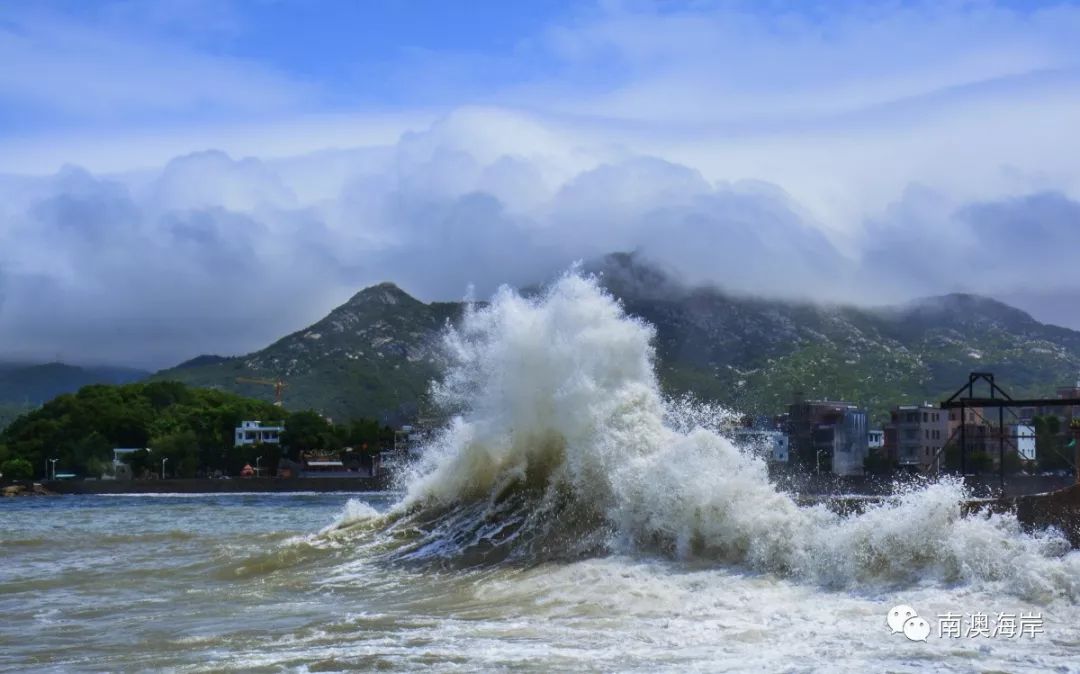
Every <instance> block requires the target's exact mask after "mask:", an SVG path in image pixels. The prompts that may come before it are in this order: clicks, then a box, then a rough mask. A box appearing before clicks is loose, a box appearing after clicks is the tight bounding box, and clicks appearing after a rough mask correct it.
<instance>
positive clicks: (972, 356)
mask: <svg viewBox="0 0 1080 674" xmlns="http://www.w3.org/2000/svg"><path fill="white" fill-rule="evenodd" d="M592 270H594V271H597V272H599V273H601V274H602V279H603V283H604V284H605V286H606V287H607V288H608V289H609V290H610V291H611V292H612V293H613V294H614V295H615V296H617V297H618V298H620V299H621V300H622V302H623V303H624V305H625V307H626V308H627V310H628V311H629V312H630V313H632V314H634V315H637V316H640V317H642V318H644V319H646V320H647V321H649V322H650V323H652V324H653V325H655V326H656V328H657V340H656V349H657V356H658V361H659V362H658V366H659V372H660V378H661V382H662V384H663V385H664V387H665V389H666V390H667V391H669V392H670V393H673V394H680V393H684V392H692V393H694V394H695V395H697V396H698V397H700V398H703V399H708V400H715V401H718V402H722V403H725V404H728V405H731V406H733V407H736V408H738V409H742V410H745V411H748V412H759V413H775V412H779V411H782V410H783V409H784V408H785V406H786V405H787V404H788V403H789V402H790V401H791V399H792V397H793V395H795V394H796V393H801V394H802V395H805V396H807V397H810V398H815V397H820V398H824V397H829V398H840V399H845V400H851V401H854V402H858V403H861V404H863V405H866V406H867V407H869V408H870V410H871V412H872V414H874V415H876V416H880V415H882V414H883V413H884V412H885V411H886V410H887V409H888V407H889V406H891V405H893V404H897V403H901V402H921V401H923V400H929V401H936V400H940V399H941V398H942V397H943V396H946V395H948V394H949V393H951V392H952V391H954V390H955V389H956V388H958V387H959V386H960V384H961V383H963V382H964V381H966V379H967V374H968V372H970V371H974V370H984V371H992V372H994V373H995V374H997V375H998V380H999V382H1000V383H1001V384H1002V385H1003V386H1004V387H1005V388H1006V390H1008V391H1010V392H1012V393H1013V394H1014V395H1029V394H1030V395H1035V394H1038V395H1052V393H1053V390H1054V387H1056V386H1058V385H1062V384H1065V383H1068V382H1071V381H1073V379H1074V377H1075V375H1076V373H1077V372H1078V371H1080V332H1075V331H1072V330H1068V329H1065V328H1059V327H1054V326H1050V325H1044V324H1042V323H1039V322H1038V321H1036V320H1034V319H1033V318H1031V317H1030V316H1029V315H1027V314H1026V313H1024V312H1022V311H1020V310H1018V309H1015V308H1012V307H1009V306H1007V305H1005V304H1002V303H1000V302H997V301H995V300H992V299H988V298H985V297H979V296H975V295H959V294H958V295H945V296H941V297H933V298H927V299H922V300H917V301H914V302H911V303H909V304H907V305H902V306H893V307H883V308H873V309H868V308H857V307H851V306H827V305H817V304H810V303H799V302H788V301H778V300H766V299H760V298H752V297H740V296H734V295H731V294H729V293H725V292H724V291H722V290H719V289H716V288H688V287H685V286H682V285H680V284H678V283H676V282H675V281H673V280H672V279H671V278H670V277H669V276H667V275H665V274H664V273H663V272H662V271H660V270H658V269H656V268H654V267H651V266H649V265H647V264H644V263H642V262H641V261H640V260H638V259H637V258H636V257H634V256H633V255H625V254H619V255H611V256H608V257H606V258H604V259H603V260H602V261H600V262H599V263H597V264H596V265H594V266H593V267H592ZM460 313H461V305H460V304H456V303H432V304H424V303H423V302H420V301H419V300H417V299H415V298H413V297H411V296H409V295H408V294H406V293H405V292H403V291H402V290H401V289H399V288H397V287H396V286H394V285H392V284H388V283H384V284H381V285H378V286H374V287H371V288H368V289H366V290H364V291H362V292H360V293H358V294H357V295H355V296H354V297H353V298H352V299H351V300H349V301H348V302H347V303H345V304H344V305H342V306H340V307H338V308H337V309H335V310H334V311H333V312H331V313H330V315H329V316H327V317H326V318H324V319H322V320H321V321H319V322H318V323H315V324H314V325H312V326H310V327H308V328H306V329H304V330H301V331H299V332H296V333H294V334H292V335H289V336H287V337H285V338H283V339H281V340H279V341H277V342H275V343H274V344H271V345H270V346H268V347H267V348H265V349H263V350H261V351H257V352H255V353H252V354H249V355H247V356H242V357H235V358H222V357H217V356H201V357H199V358H197V359H195V360H192V361H188V362H187V363H184V364H182V365H180V366H177V367H175V368H172V369H170V370H166V371H163V372H160V373H158V374H156V375H155V378H159V379H176V380H180V381H183V382H185V383H188V384H192V385H197V386H211V387H217V388H222V389H228V390H231V391H235V392H238V393H241V394H243V395H246V396H254V397H259V398H261V399H264V400H272V399H273V397H274V390H273V387H272V386H264V385H258V384H247V383H241V382H238V381H237V379H238V378H261V379H268V380H274V379H277V378H278V377H280V378H282V379H283V380H285V382H286V383H287V388H286V389H285V391H284V403H285V406H286V407H288V408H290V409H303V408H308V407H310V408H314V409H316V410H319V411H321V412H323V413H324V414H327V415H330V416H331V417H333V418H334V419H335V420H345V419H348V418H353V417H359V416H369V417H379V418H381V419H382V420H384V421H388V422H397V421H401V420H404V419H407V418H409V417H411V416H414V415H415V414H417V411H418V409H421V408H422V406H423V399H424V396H425V393H426V391H427V386H428V382H429V381H430V379H431V378H432V377H433V376H436V375H437V374H438V367H437V356H438V350H437V339H438V334H439V331H440V330H441V328H442V327H443V326H444V325H445V324H446V322H447V321H448V320H451V321H452V320H455V319H456V318H457V317H458V316H460Z"/></svg>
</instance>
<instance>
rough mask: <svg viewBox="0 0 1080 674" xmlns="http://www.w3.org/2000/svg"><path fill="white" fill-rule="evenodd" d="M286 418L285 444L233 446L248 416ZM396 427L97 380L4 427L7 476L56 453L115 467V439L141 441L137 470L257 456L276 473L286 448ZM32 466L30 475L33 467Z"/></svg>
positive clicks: (332, 446) (234, 465)
mask: <svg viewBox="0 0 1080 674" xmlns="http://www.w3.org/2000/svg"><path fill="white" fill-rule="evenodd" d="M251 419H258V420H260V421H262V422H263V423H264V424H268V425H278V424H282V423H284V425H285V427H286V432H285V433H284V434H283V435H282V442H281V445H280V446H279V445H272V444H266V445H248V446H243V447H235V446H234V441H235V429H236V427H237V426H238V425H239V424H240V422H241V421H243V420H251ZM392 441H393V431H392V430H391V429H389V428H385V427H380V426H379V424H378V423H377V422H375V421H373V420H357V421H353V422H350V423H348V424H343V425H334V424H332V423H330V422H329V421H328V420H326V419H324V418H323V417H322V416H320V415H319V414H317V413H315V412H311V411H304V412H294V413H292V414H290V413H288V412H286V411H285V410H283V409H281V408H280V407H276V406H274V405H272V404H270V403H267V402H263V401H260V400H253V399H249V398H243V397H240V396H237V395H234V394H232V393H227V392H225V391H220V390H214V389H202V388H192V387H188V386H186V385H184V384H181V383H179V382H171V381H155V382H145V383H135V384H125V385H121V386H110V385H93V386H86V387H84V388H82V389H80V390H79V391H78V392H77V393H72V394H64V395H61V396H59V397H57V398H55V399H53V400H52V401H50V402H48V403H46V404H45V405H43V406H42V407H40V408H38V409H36V410H34V411H31V412H29V413H27V414H24V415H22V416H20V417H18V418H17V419H15V420H14V421H13V422H12V423H11V424H10V425H8V426H7V427H6V428H5V429H4V430H3V431H2V432H0V472H3V474H4V477H3V479H5V480H8V479H28V478H30V477H46V476H47V474H48V473H49V472H50V471H49V469H48V465H49V460H50V459H54V458H55V459H57V464H56V465H57V470H58V471H59V472H70V473H75V474H77V475H80V476H88V477H96V476H99V475H101V474H103V473H107V472H109V470H110V469H111V467H112V460H113V449H114V448H135V449H140V450H146V449H149V451H140V452H135V453H129V454H125V455H124V456H123V459H124V461H125V463H127V464H128V465H129V466H130V468H131V471H132V473H133V475H134V476H135V477H144V476H148V475H156V474H159V473H160V472H161V470H162V462H163V460H166V461H164V468H165V473H166V475H167V476H169V477H198V476H203V475H210V474H214V473H216V472H221V473H223V474H226V475H236V474H238V473H239V472H240V469H241V468H242V467H243V466H244V465H245V464H251V465H255V463H256V460H257V459H258V460H259V461H260V465H261V467H263V468H266V469H267V471H268V472H269V474H273V471H274V470H275V468H276V465H277V463H278V461H279V460H280V459H281V458H282V456H289V457H291V458H298V457H299V455H300V453H301V452H304V451H314V450H318V451H322V452H339V451H341V450H342V448H343V447H352V448H354V449H355V451H357V452H360V453H364V452H368V453H371V452H377V451H378V450H379V449H380V448H382V447H384V446H386V444H387V443H388V442H392ZM27 472H29V473H31V474H30V475H26V473H27Z"/></svg>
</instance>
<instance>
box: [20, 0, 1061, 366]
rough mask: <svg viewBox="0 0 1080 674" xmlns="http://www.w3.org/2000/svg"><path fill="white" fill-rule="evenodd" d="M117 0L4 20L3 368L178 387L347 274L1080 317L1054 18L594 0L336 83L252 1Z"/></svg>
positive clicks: (316, 303) (446, 291) (1041, 13)
mask: <svg viewBox="0 0 1080 674" xmlns="http://www.w3.org/2000/svg"><path fill="white" fill-rule="evenodd" d="M106 5H107V6H108V7H111V8H112V9H111V10H110V11H105V10H104V9H102V10H100V11H90V10H85V11H84V10H79V11H68V10H67V9H65V8H64V6H63V5H57V6H50V5H48V4H41V5H38V6H37V7H35V8H27V7H22V8H19V7H15V8H7V9H5V10H0V54H6V55H7V57H8V58H9V60H12V59H14V60H17V61H19V62H20V63H24V64H26V65H25V67H24V68H23V69H22V71H21V74H14V73H7V74H5V75H3V76H0V101H4V102H5V103H6V104H8V105H6V106H5V111H4V112H0V146H2V147H3V148H5V150H6V151H5V152H3V153H0V171H3V172H4V173H2V174H0V358H5V357H7V358H11V357H19V358H32V359H42V358H54V357H56V356H60V357H61V358H64V359H67V360H72V361H80V362H86V361H108V362H122V363H127V364H132V365H139V366H149V367H154V366H164V365H168V364H171V363H173V362H175V361H178V360H181V359H183V358H186V357H189V356H192V355H195V354H197V353H203V352H222V353H237V352H243V351H246V350H250V349H254V348H257V347H260V346H263V345H264V344H265V343H266V342H267V341H269V340H271V339H273V338H275V337H278V336H280V335H281V334H284V333H285V332H288V331H291V330H295V329H298V328H300V327H303V326H304V325H305V324H306V323H308V322H310V321H313V320H315V319H317V318H319V317H321V316H322V315H323V314H324V313H325V312H326V311H327V310H329V309H330V308H331V307H333V306H334V305H336V304H337V303H339V302H341V301H343V300H344V299H346V298H347V297H348V296H349V295H351V294H352V293H353V292H355V290H356V289H357V288H358V287H360V286H362V285H365V284H369V283H373V282H377V281H382V280H392V281H395V282H397V283H399V284H400V285H401V286H402V287H404V288H405V289H406V290H408V291H409V292H412V293H414V294H416V295H418V296H420V297H422V298H424V299H457V298H460V297H461V296H462V295H463V294H464V293H465V292H466V290H467V288H468V287H469V286H470V285H471V286H475V292H476V293H477V294H478V295H484V294H487V293H489V292H490V291H491V290H493V289H494V288H495V287H496V286H497V285H498V284H500V283H511V284H516V285H522V284H529V283H533V282H535V281H537V280H538V279H543V278H546V277H549V276H550V275H551V274H552V273H554V272H555V271H556V270H558V269H560V268H563V267H565V266H566V265H568V264H570V263H572V262H573V261H574V260H578V259H588V258H591V257H595V256H599V255H603V254H606V253H609V252H612V251H626V250H636V251H639V252H640V253H641V254H642V255H643V256H644V257H646V258H651V259H653V260H655V261H657V262H659V263H661V264H662V265H664V266H665V267H666V268H668V269H672V270H675V271H677V272H678V273H679V274H680V275H681V276H682V277H683V280H685V281H687V282H691V283H716V284H719V285H721V286H723V287H725V288H729V289H731V290H734V291H737V292H745V293H756V294H762V295H770V296H781V297H794V298H812V299H821V300H828V301H850V302H859V303H873V304H881V303H885V302H894V301H902V300H906V299H910V298H912V297H916V296H921V295H927V294H935V293H943V292H950V291H958V290H959V291H969V292H977V293H983V294H988V295H993V296H996V297H998V298H1000V299H1003V300H1006V301H1012V302H1016V303H1018V305H1019V306H1021V307H1022V308H1025V309H1027V310H1029V311H1032V312H1033V313H1034V314H1035V316H1036V317H1037V318H1040V319H1041V320H1044V321H1049V322H1055V323H1060V324H1066V325H1070V326H1072V327H1077V328H1080V315H1077V314H1076V312H1075V310H1070V309H1069V307H1070V306H1072V307H1075V306H1080V277H1077V276H1076V274H1075V262H1074V261H1073V260H1074V258H1075V251H1077V250H1080V164H1077V163H1076V161H1075V157H1076V156H1078V154H1080V137H1077V136H1076V135H1075V134H1074V133H1073V132H1072V126H1073V125H1074V120H1075V119H1078V118H1080V56H1078V53H1077V52H1076V50H1075V48H1074V39H1073V37H1072V36H1074V35H1075V34H1076V30H1077V29H1080V8H1078V7H1077V6H1075V5H1073V4H1071V3H1063V4H1054V5H1039V6H1030V7H1028V6H1025V7H1017V6H1015V5H1010V4H1006V3H996V2H971V3H964V2H962V3H925V4H923V3H910V4H909V3H905V4H900V5H894V4H889V5H881V6H874V7H870V6H866V5H864V4H862V3H853V4H850V5H848V4H844V3H840V4H836V5H830V6H829V7H828V8H826V9H821V10H810V9H807V8H805V7H802V6H801V5H800V6H798V7H786V8H780V9H776V8H773V9H769V10H766V9H763V8H762V5H761V4H760V3H740V2H720V3H715V4H709V3H706V4H697V3H689V4H679V3H664V4H660V5H653V4H651V3H602V4H598V5H595V6H587V7H584V8H579V9H577V10H574V11H565V12H562V13H560V14H557V15H552V16H546V17H542V18H538V19H537V20H536V22H535V25H529V26H526V27H520V26H519V27H517V28H516V29H514V30H511V28H510V27H508V28H507V33H506V34H507V35H510V36H511V39H508V40H507V41H505V43H503V42H498V41H494V40H490V39H489V38H488V37H484V36H479V35H478V36H474V37H475V39H472V40H465V41H466V42H469V44H476V45H482V47H474V48H473V47H469V46H461V45H460V44H457V43H454V41H453V40H452V39H450V38H449V37H447V38H446V39H445V40H443V41H442V42H440V43H439V45H437V46H432V47H430V48H424V49H419V48H414V49H411V50H408V49H403V50H401V51H395V52H393V53H390V52H387V53H379V54H362V53H356V54H347V55H344V56H342V55H340V54H339V61H341V59H344V58H345V57H346V56H347V57H348V58H352V59H354V61H355V62H353V66H354V68H353V69H352V70H349V71H348V73H346V74H343V72H344V71H342V72H338V71H334V72H329V71H326V70H320V68H325V66H324V65H321V63H322V62H320V61H319V60H318V59H316V58H311V59H307V60H305V59H303V58H301V57H300V56H298V55H297V54H295V53H290V54H281V53H270V52H268V51H266V50H267V49H268V47H267V46H266V44H263V43H262V42H257V41H255V37H253V36H255V35H263V34H264V33H265V34H266V35H269V36H273V35H274V34H275V32H274V31H275V30H278V28H275V26H274V25H271V24H270V23H268V22H271V21H279V20H281V18H280V17H278V18H277V19H275V18H274V17H273V16H270V17H269V18H268V17H267V16H262V15H260V16H258V17H256V16H251V15H249V14H250V11H251V9H250V7H249V6H248V5H245V4H237V5H232V4H228V3H214V7H215V8H214V9H213V11H212V12H211V14H210V15H209V16H212V17H213V18H214V21H213V22H211V25H212V26H213V27H214V30H212V31H210V32H209V33H207V32H205V31H204V32H198V31H195V29H194V28H193V27H194V26H198V25H202V24H201V23H200V22H199V21H196V20H194V19H197V18H199V17H203V16H207V14H206V12H210V11H211V10H210V8H209V6H208V5H205V4H204V3H200V2H196V1H194V0H192V1H191V2H183V3H173V4H167V5H161V8H160V11H159V12H157V13H152V14H153V15H152V16H151V15H150V14H147V13H145V12H141V11H137V8H133V7H132V6H131V5H125V4H123V3H118V4H115V5H111V4H109V3H106ZM57 7H59V9H57ZM286 10H288V6H287V3H285V5H284V9H282V6H274V7H273V8H270V9H268V10H266V11H267V12H269V13H270V14H272V13H273V12H284V11H286ZM333 11H334V12H338V11H347V10H346V9H343V8H335V9H334V10H333ZM349 11H351V10H349ZM433 11H434V10H433ZM348 18H349V17H340V19H341V21H342V22H346V23H347V19H348ZM419 20H420V21H421V23H422V22H423V20H424V19H423V18H421V19H419ZM432 20H435V19H432ZM283 25H285V24H284V22H283ZM279 28H280V27H279ZM280 30H284V28H280ZM462 30H465V28H462ZM260 31H262V32H260ZM515 31H516V32H515ZM324 37H325V42H326V43H327V44H331V45H332V43H333V40H334V39H335V37H334V35H330V34H327V35H326V36H324ZM150 38H154V39H150ZM260 39H263V40H264V41H265V42H266V43H267V44H269V43H270V42H271V40H270V39H269V37H264V38H260ZM410 39H412V38H410ZM415 39H419V38H415ZM440 39H442V38H440ZM341 45H342V46H339V47H335V48H339V49H346V47H348V46H349V45H352V42H347V41H343V42H342V43H341ZM326 48H328V49H329V47H326ZM335 62H337V61H335ZM342 62H343V61H342ZM123 63H132V64H134V65H133V67H131V68H124V67H120V64H123ZM283 63H287V64H288V66H289V67H283V66H282V64H283ZM192 64H193V65H192ZM76 66H77V67H76ZM136 66H137V67H136ZM189 66H190V67H189ZM191 68H194V70H192V69H191ZM49 72H61V73H64V77H63V78H59V79H55V78H54V79H50V78H48V77H46V76H45V75H46V74H47V73H49ZM35 74H37V75H38V77H36V78H35V77H34V75H35ZM65 78H66V79H65ZM107 78H109V82H110V84H109V86H108V87H106V88H104V89H101V87H99V86H98V85H96V84H95V83H96V82H99V81H104V80H105V79H107ZM356 78H359V79H356ZM189 80H191V82H193V83H194V84H189V83H188V81H189ZM148 83H153V86H151V85H150V84H148ZM373 100H378V101H379V104H378V105H374V104H372V101H373ZM5 129H6V130H5ZM62 163H66V164H67V165H65V166H63V167H60V164H62Z"/></svg>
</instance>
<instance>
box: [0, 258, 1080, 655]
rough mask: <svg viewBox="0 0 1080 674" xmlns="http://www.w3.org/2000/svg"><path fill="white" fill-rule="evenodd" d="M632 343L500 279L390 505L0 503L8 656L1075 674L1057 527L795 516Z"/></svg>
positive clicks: (638, 332)
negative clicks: (899, 621) (435, 429)
mask: <svg viewBox="0 0 1080 674" xmlns="http://www.w3.org/2000/svg"><path fill="white" fill-rule="evenodd" d="M652 338H653V333H652V330H651V328H650V327H649V326H648V325H645V324H643V323H640V322H638V321H635V320H633V319H631V318H628V317H627V316H625V315H624V313H623V311H622V310H621V308H620V306H619V305H618V304H617V303H616V302H615V301H614V300H612V299H611V298H610V297H608V296H607V295H605V294H604V293H603V292H602V291H601V290H600V289H599V288H598V286H597V284H596V283H595V281H594V280H592V279H589V278H584V277H582V276H580V275H577V274H575V273H570V274H567V275H566V276H565V277H563V278H562V279H561V280H559V281H558V282H556V283H554V284H553V285H552V286H551V288H550V289H548V290H547V291H546V292H545V293H544V294H542V295H541V296H538V297H534V298H522V297H520V296H518V295H516V294H515V293H513V292H511V291H509V290H506V291H503V292H500V293H499V294H498V295H497V296H496V297H495V298H494V299H493V301H492V302H491V303H490V304H489V305H487V306H485V307H483V308H481V309H477V310H475V311H472V312H470V313H469V314H468V315H467V316H466V318H465V320H464V322H463V324H462V326H461V327H460V328H458V329H456V330H449V331H448V332H447V335H446V344H445V346H446V349H445V352H446V357H447V363H446V374H445V377H444V378H443V380H442V382H441V383H440V385H438V386H437V387H436V388H435V390H434V398H435V400H436V401H437V402H438V403H439V404H440V405H441V406H442V407H443V408H444V409H445V410H447V411H448V412H449V413H451V414H453V415H454V416H453V421H452V422H451V423H450V424H449V425H448V426H447V427H446V428H445V430H444V431H443V432H442V433H440V434H438V435H437V436H436V437H435V438H434V439H433V440H432V441H431V442H430V444H429V446H427V447H426V448H425V451H424V453H423V457H422V458H421V460H420V461H419V462H418V463H416V464H414V465H413V466H411V468H410V469H409V470H408V471H406V472H405V473H404V474H402V475H401V478H400V484H399V490H398V491H396V492H394V493H393V494H369V495H364V496H353V497H348V496H342V495H331V494H323V495H273V496H267V495H250V496H245V495H230V496H192V497H126V496H125V497H104V496H98V497H59V498H41V499H21V500H20V499H12V500H9V501H6V502H3V503H0V518H2V520H0V668H3V669H5V670H11V671H29V670H51V671H156V670H175V671H220V670H244V671H266V672H275V671H353V670H383V671H411V670H420V669H434V670H435V671H470V672H472V671H475V672H490V671H508V670H513V671H538V672H549V671H672V672H685V671H702V672H718V671H732V672H742V671H770V672H772V671H784V672H813V671H821V672H867V671H894V672H908V671H910V672H916V671H919V672H921V671H957V672H969V671H977V672H997V671H1003V672H1018V671H1030V672H1047V671H1061V672H1066V671H1080V607H1078V604H1080V553H1077V552H1075V551H1071V550H1070V549H1069V547H1068V545H1067V543H1066V542H1065V540H1064V539H1063V537H1061V536H1060V535H1059V534H1058V533H1057V532H1054V531H1044V532H1034V533H1024V532H1022V531H1021V528H1020V526H1019V525H1018V523H1017V522H1016V520H1015V518H1013V517H1011V516H1009V515H993V516H990V515H974V516H969V517H964V516H962V514H961V504H962V502H963V500H964V498H965V494H964V492H963V490H962V488H961V487H960V485H958V484H956V483H953V482H948V481H944V482H940V483H936V484H932V485H927V486H925V487H923V488H921V489H913V490H908V491H905V492H903V493H899V494H897V495H896V496H895V498H893V499H891V500H889V501H888V502H886V503H883V504H881V505H878V506H874V507H872V508H870V509H869V510H868V511H867V512H865V513H864V514H861V515H857V516H850V517H846V518H845V517H841V516H838V515H835V514H833V513H831V512H829V511H828V510H827V509H825V508H823V507H813V508H808V507H799V506H798V505H797V504H796V503H795V501H794V500H792V498H790V497H789V496H788V495H786V494H783V493H781V492H779V491H777V490H776V489H775V488H774V487H773V486H772V485H771V484H770V483H769V481H768V479H767V474H766V470H765V466H764V464H763V463H762V462H761V461H760V460H759V459H757V458H755V457H754V456H753V455H751V454H750V453H747V452H743V451H740V450H739V449H738V448H737V447H735V446H734V445H732V444H731V443H730V442H729V441H727V440H725V439H724V438H723V437H722V435H721V434H720V433H718V432H717V426H718V423H719V421H720V420H722V418H723V417H724V416H725V414H724V412H723V411H722V410H716V409H711V408H709V407H708V406H703V405H698V404H695V403H694V402H693V401H689V400H681V401H670V400H665V399H664V398H663V396H662V395H661V393H660V390H659V387H658V385H657V382H656V377H655V373H654V358H653V351H652V349H651V346H650V344H651V340H652ZM897 605H905V606H910V607H911V608H912V609H913V610H915V611H917V612H918V614H919V616H920V617H921V618H923V619H925V620H926V621H927V622H928V623H929V625H930V626H931V627H930V631H931V633H930V634H929V635H928V637H927V638H926V640H925V641H913V640H911V639H909V638H908V637H907V636H905V634H902V633H892V631H891V630H890V628H889V627H887V624H886V616H887V614H888V613H889V611H890V609H892V608H893V607H895V606H897ZM948 615H954V616H959V618H958V620H959V622H960V623H961V625H960V630H961V635H959V636H955V635H952V634H945V633H943V632H942V631H941V628H942V626H943V625H944V624H945V620H944V619H942V616H948ZM980 616H985V617H987V619H988V621H989V626H990V628H991V629H992V630H993V631H994V633H991V634H988V635H987V634H984V633H983V631H982V630H979V629H965V628H968V627H969V623H972V624H974V625H976V626H977V624H978V619H979V617H980ZM1009 616H1017V617H1019V616H1027V617H1028V618H1031V620H1029V623H1030V624H1034V622H1035V621H1034V616H1038V625H1039V630H1038V631H1037V632H1036V631H1032V632H1029V633H1027V634H1023V633H1020V634H1014V635H1011V636H1010V635H1009V634H1008V633H1005V632H1004V631H1001V632H998V629H999V628H1000V627H1001V626H1002V625H1003V624H1005V623H1006V621H1007V620H1008V617H1009Z"/></svg>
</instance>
